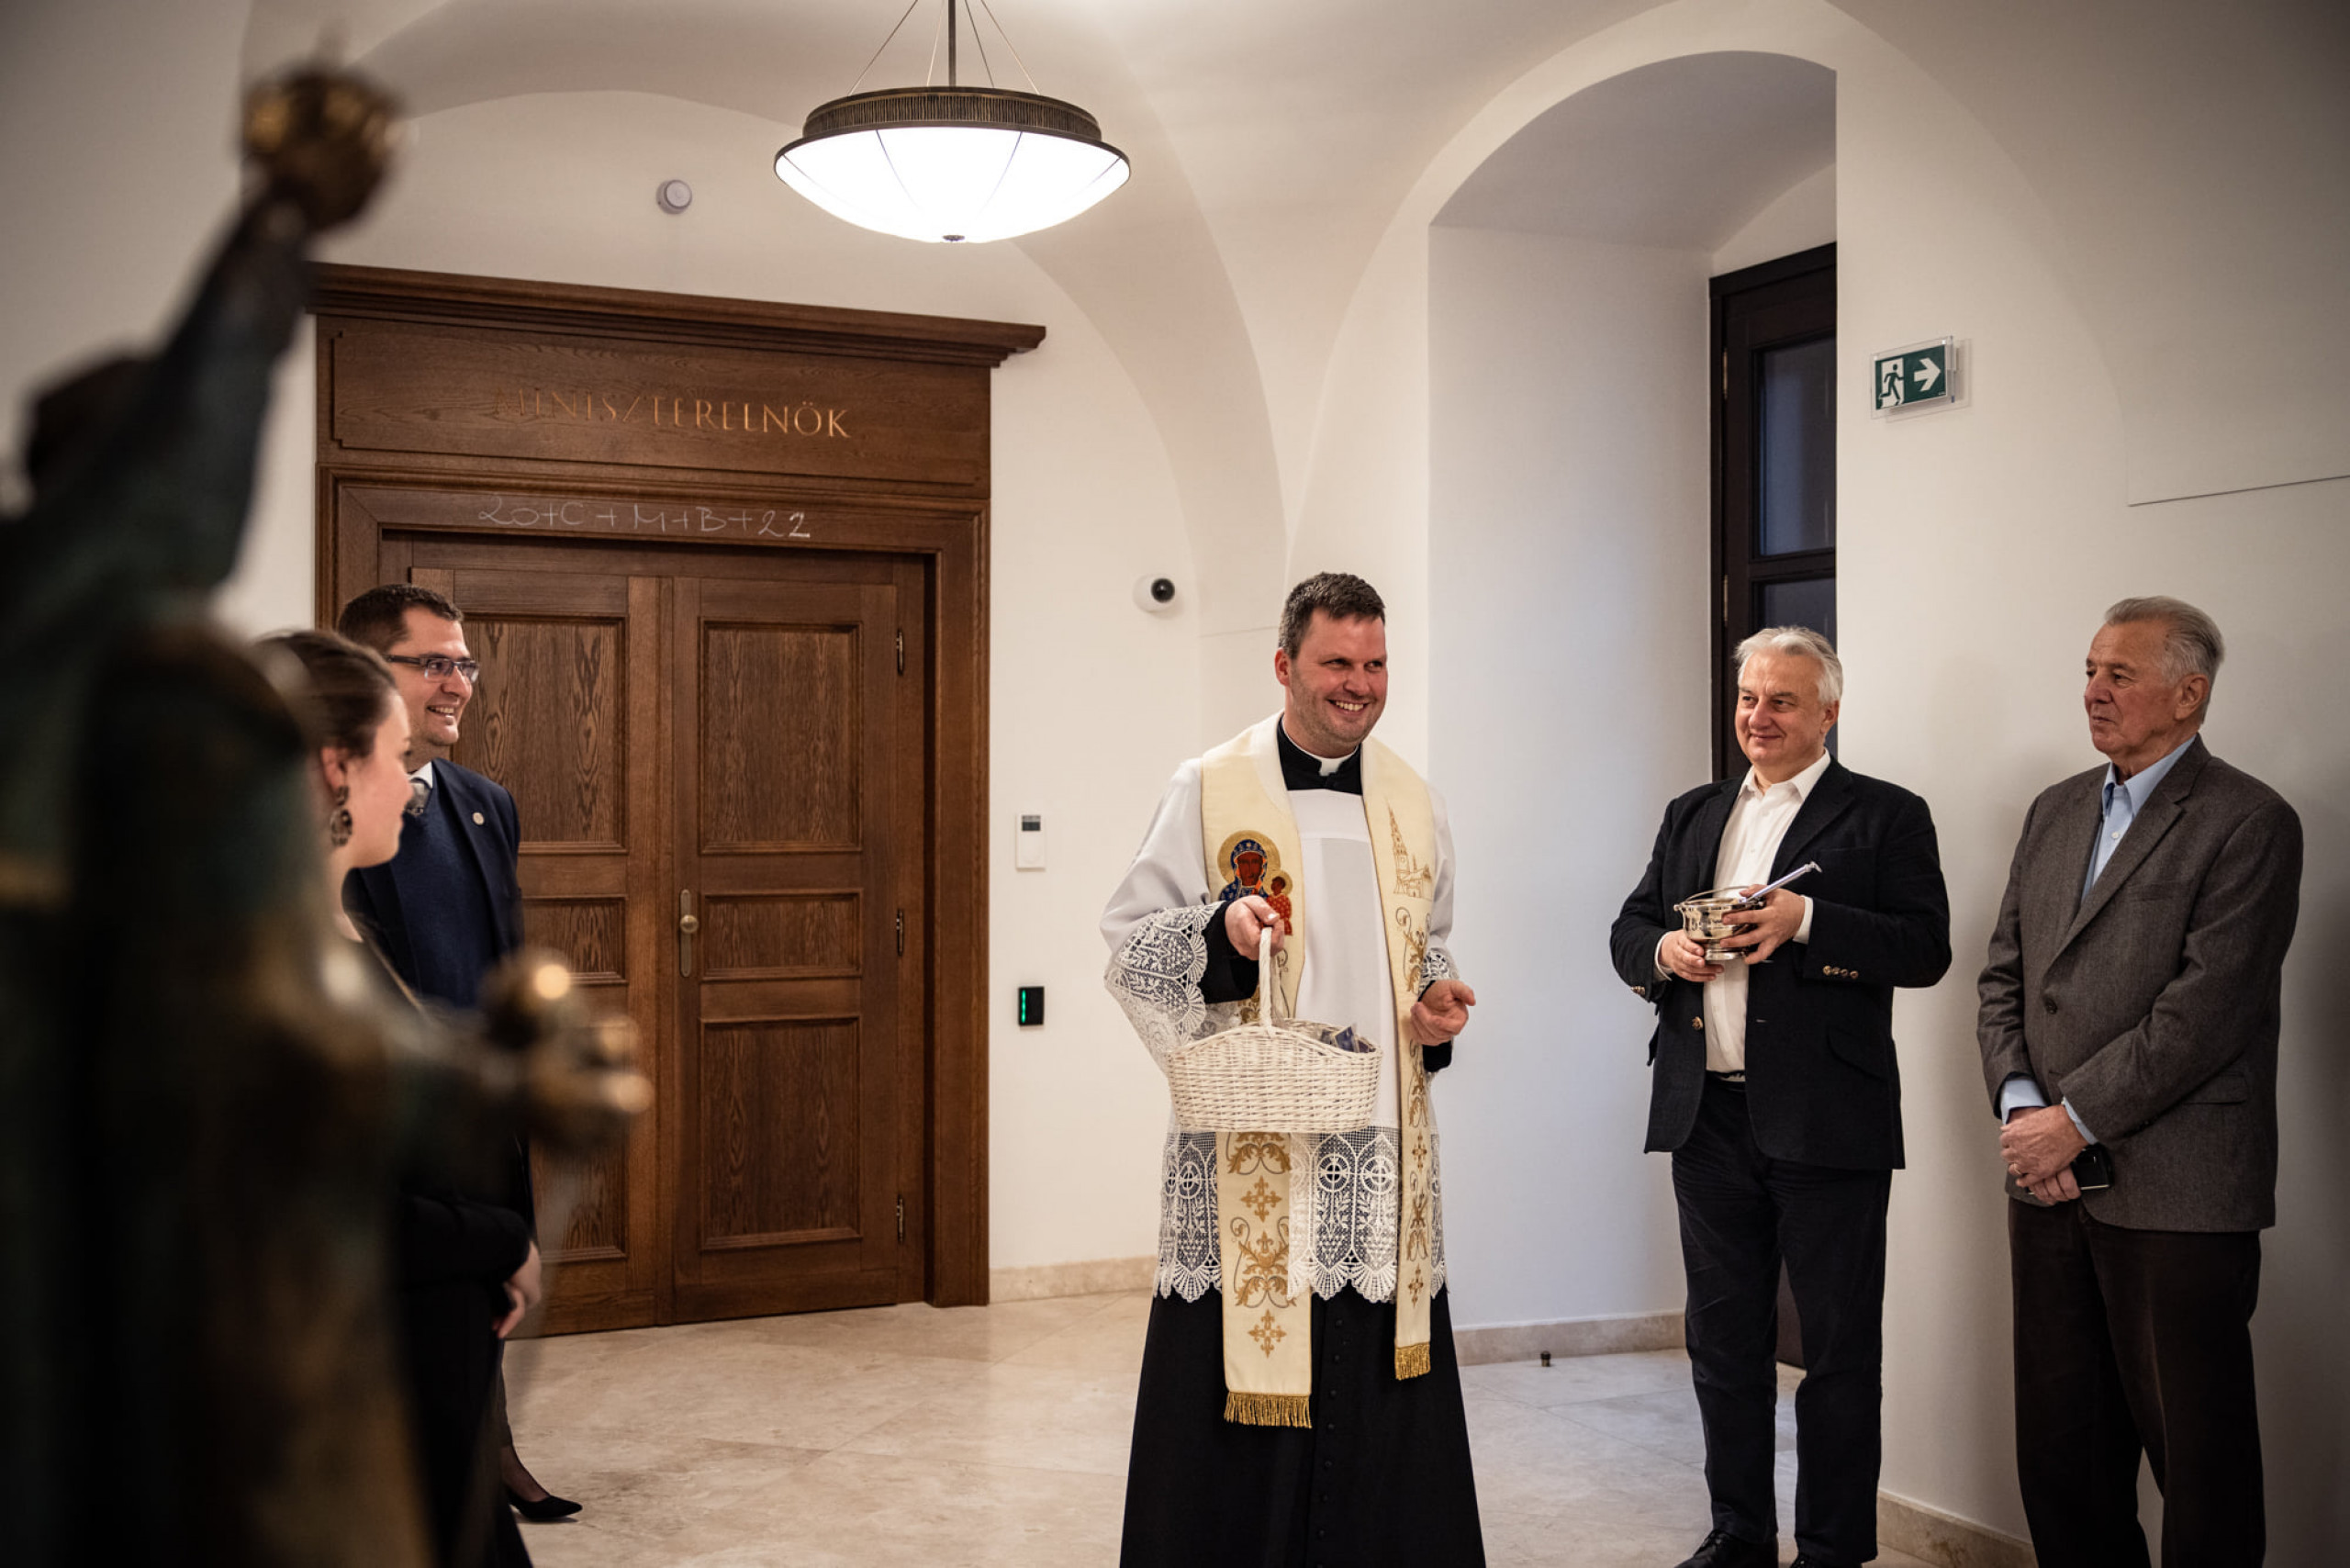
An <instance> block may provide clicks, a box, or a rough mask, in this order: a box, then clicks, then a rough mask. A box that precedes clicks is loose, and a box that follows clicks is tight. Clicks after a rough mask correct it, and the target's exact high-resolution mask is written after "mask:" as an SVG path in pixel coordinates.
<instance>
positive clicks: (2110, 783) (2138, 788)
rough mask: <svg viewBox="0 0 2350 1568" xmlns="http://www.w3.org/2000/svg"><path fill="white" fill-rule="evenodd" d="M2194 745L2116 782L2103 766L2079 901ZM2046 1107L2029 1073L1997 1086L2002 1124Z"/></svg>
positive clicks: (2083, 1126) (2183, 745)
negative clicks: (2100, 800) (2100, 808)
mask: <svg viewBox="0 0 2350 1568" xmlns="http://www.w3.org/2000/svg"><path fill="white" fill-rule="evenodd" d="M2194 744H2195V737H2194V736H2193V735H2189V736H2188V737H2187V738H2186V739H2185V740H2183V741H2181V742H2179V743H2178V745H2177V746H2176V747H2175V748H2173V749H2172V750H2171V751H2169V752H2167V753H2165V755H2164V756H2163V757H2162V759H2161V760H2160V761H2158V762H2152V763H2149V764H2147V765H2146V766H2145V767H2142V768H2140V769H2138V771H2137V772H2135V773H2133V774H2132V775H2131V776H2130V777H2129V778H2115V777H2114V776H2113V764H2111V763H2107V764H2106V765H2105V809H2104V812H2103V814H2102V816H2101V817H2100V819H2099V826H2098V834H2097V845H2096V846H2095V847H2094V848H2092V849H2091V850H2090V851H2089V873H2088V878H2087V880H2085V881H2084V882H2082V883H2081V897H2083V898H2087V897H2088V896H2089V890H2090V889H2091V888H2094V887H2096V886H2097V879H2098V878H2099V877H2102V876H2104V875H2105V868H2106V864H2107V863H2108V862H2109V861H2110V860H2111V859H2112V858H2113V852H2114V851H2115V850H2117V849H2119V848H2121V840H2122V839H2123V837H2124V836H2126V835H2127V834H2129V832H2130V828H2131V824H2132V823H2135V822H2136V821H2137V820H2138V813H2139V812H2143V811H2144V810H2145V809H2146V802H2147V801H2151V800H2153V799H2154V790H2156V789H2158V788H2159V787H2160V786H2161V784H2162V781H2163V779H2164V778H2165V777H2166V776H2167V775H2168V774H2169V772H2170V770H2171V765H2172V764H2174V763H2176V762H2177V760H2178V759H2179V758H2180V756H2184V755H2185V754H2186V751H2187V748H2188V746H2191V745H2194ZM2047 1103H2048V1098H2047V1096H2046V1095H2044V1094H2042V1093H2041V1092H2040V1085H2039V1084H2037V1083H2034V1082H2033V1081H2031V1075H2030V1074H2028V1073H2021V1072H2011V1073H2009V1075H2008V1081H2006V1082H2005V1083H2002V1084H2000V1085H1999V1120H2001V1121H2002V1122H2004V1121H2006V1120H2007V1119H2008V1118H2009V1116H2011V1115H2013V1114H2015V1113H2016V1112H2017V1111H2019V1110H2029V1109H2031V1108H2032V1107H2034V1106H2039V1105H2045V1104H2047ZM2065 1114H2066V1115H2068V1116H2070V1117H2072V1118H2073V1126H2076V1127H2077V1128H2079V1129H2080V1134H2081V1136H2082V1137H2085V1138H2087V1139H2088V1141H2089V1142H2091V1143H2095V1142H2096V1141H2097V1135H2096V1134H2095V1133H2093V1132H2091V1131H2089V1129H2088V1126H2087V1123H2085V1122H2083V1121H2082V1120H2081V1114H2080V1113H2079V1112H2078V1111H2076V1110H2074V1109H2073V1103H2072V1102H2071V1101H2069V1100H2067V1101H2065Z"/></svg>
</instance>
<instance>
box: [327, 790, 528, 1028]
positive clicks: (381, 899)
mask: <svg viewBox="0 0 2350 1568" xmlns="http://www.w3.org/2000/svg"><path fill="white" fill-rule="evenodd" d="M432 777H433V780H434V792H435V796H436V798H435V799H434V801H433V802H432V803H431V806H429V807H428V808H427V811H428V813H429V812H438V811H440V810H441V809H442V800H441V799H440V798H439V797H440V796H441V793H442V791H446V801H447V803H448V804H449V805H452V806H454V807H455V808H456V817H457V823H458V826H459V828H460V829H461V830H462V831H463V833H464V850H465V853H464V855H461V856H460V857H459V858H460V860H461V861H464V862H469V863H470V864H471V865H472V867H473V868H474V870H475V871H476V874H478V875H479V877H480V878H481V886H482V889H483V890H484V891H485V892H487V894H488V905H489V911H490V914H489V921H488V924H487V926H486V927H481V926H478V925H477V927H476V929H475V930H473V931H472V932H470V933H465V934H464V937H465V939H464V941H463V942H462V943H461V944H459V946H461V947H462V948H463V950H464V951H465V952H466V953H468V954H472V953H478V954H479V955H480V956H481V957H480V963H479V965H478V967H476V969H474V970H473V972H472V973H471V974H466V975H456V974H440V973H433V974H420V973H419V972H418V958H417V950H416V946H415V944H414V943H413V942H412V941H410V940H409V935H408V922H409V921H410V920H434V921H447V920H451V919H459V918H468V917H470V918H473V919H475V920H476V921H478V911H477V909H476V906H475V904H474V902H473V901H472V900H470V899H465V898H462V897H456V896H453V894H452V890H447V889H438V888H432V887H427V886H424V885H422V884H423V883H424V882H425V881H426V880H429V879H427V878H425V877H424V876H423V875H422V874H421V873H420V870H419V869H418V868H419V867H420V864H421V862H420V860H419V858H418V857H415V856H412V855H409V854H408V853H406V850H407V848H408V843H409V841H410V839H411V838H412V837H413V836H414V835H415V834H419V833H421V832H422V831H424V829H425V825H426V823H425V819H424V818H422V817H409V818H408V819H407V820H406V821H404V822H403V823H401V824H400V847H401V850H402V853H400V854H398V855H395V856H394V857H392V858H391V859H389V860H386V862H384V864H382V865H381V866H370V867H367V868H364V869H362V870H357V871H353V873H351V875H350V876H349V877H348V878H346V879H344V881H343V884H342V904H343V907H344V908H345V909H347V910H349V911H350V912H351V913H352V915H353V918H354V919H357V920H359V921H361V922H362V923H364V924H365V925H366V926H367V928H368V929H369V930H370V931H372V932H373V933H374V934H375V938H376V940H377V942H378V943H379V944H380V945H381V946H382V949H383V953H384V956H385V957H386V958H388V959H390V961H391V965H392V968H393V969H396V970H397V971H398V973H399V977H400V979H402V980H406V981H407V982H408V985H409V987H410V988H411V989H413V990H414V991H416V992H417V993H418V994H419V995H421V996H428V997H431V998H432V999H433V1000H435V1001H437V1002H443V1003H446V1002H452V1001H453V1000H462V999H468V998H471V997H472V996H473V994H474V992H475V991H476V989H477V988H478V986H479V985H480V983H481V977H482V976H483V975H484V974H486V973H487V972H488V970H489V969H491V968H492V967H493V966H494V965H496V964H497V963H498V960H499V959H501V958H505V957H506V956H507V955H508V954H509V953H511V952H513V951H514V949H515V948H517V947H520V946H521V945H522V887H521V882H520V879H519V877H518V875H517V871H516V862H517V856H518V853H519V851H520V845H521V838H522V834H521V828H520V819H518V818H517V816H516V815H515V812H514V797H513V796H511V795H509V794H508V793H507V792H506V790H505V788H504V786H502V785H498V784H493V783H491V782H490V781H489V780H488V779H487V778H483V777H482V776H481V775H480V774H478V773H476V772H475V771H473V769H471V768H469V767H458V766H457V765H456V764H455V763H453V762H451V761H449V760H448V759H447V758H445V757H441V758H436V759H434V761H433V764H432ZM476 819H478V820H476Z"/></svg>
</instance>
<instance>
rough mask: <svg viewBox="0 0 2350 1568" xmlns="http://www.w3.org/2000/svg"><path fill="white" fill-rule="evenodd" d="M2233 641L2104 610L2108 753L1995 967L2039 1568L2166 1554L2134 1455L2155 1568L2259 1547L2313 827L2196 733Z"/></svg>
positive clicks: (2042, 862) (2028, 872)
mask: <svg viewBox="0 0 2350 1568" xmlns="http://www.w3.org/2000/svg"><path fill="white" fill-rule="evenodd" d="M2222 651H2223V649H2222V644H2221V638H2220V632H2219V628H2218V627H2217V626H2216V625H2214V624H2213V623H2212V622H2211V619H2210V617H2209V616H2208V615H2205V614H2204V613H2203V612H2202V611H2201V610H2197V609H2196V608H2194V607H2193V606H2192V605H2188V604H2185V603H2182V602H2180V601H2179V600H2177V599H2124V600H2122V601H2121V603H2119V604H2117V605H2115V606H2114V607H2113V608H2112V609H2111V610H2108V611H2107V612H2106V623H2105V625H2104V627H2103V628H2102V629H2101V630H2100V631H2099V632H2098V634H2097V637H2096V640H2095V641H2094V642H2092V643H2091V644H2090V645H2089V655H2088V690H2087V697H2086V702H2087V709H2088V718H2089V738H2090V744H2092V745H2095V746H2096V747H2097V749H2098V751H2100V752H2102V753H2104V754H2105V756H2106V759H2107V766H2106V767H2101V768H2096V769H2092V770H2091V771H2089V772H2087V773H2081V774H2077V775H2076V776H2075V777H2073V778H2067V779H2065V781H2064V782H2063V783H2060V784H2056V785H2054V786H2052V787H2051V788H2050V789H2048V790H2045V791H2044V792H2042V795H2041V796H2040V798H2039V799H2038V800H2036V801H2033V802H2032V804H2031V811H2030V812H2028V813H2026V815H2025V818H2024V826H2023V837H2022V840H2021V842H2020V843H2019V844H2018V845H2017V846H2016V857H2015V863H2014V866H2013V868H2011V869H2010V871H2009V877H2008V890H2007V896H2006V897H2005V899H2003V900H2002V901H2001V902H2000V906H1999V920H1998V925H1997V929H1996V930H1995V931H1994V932H1993V934H1992V936H1991V949H1990V962H1989V964H1988V965H1987V966H1986V968H1985V969H1984V971H1983V978H1982V981H1981V986H1980V992H1981V999H1982V1009H1981V1014H1980V1016H1979V1020H1978V1023H1977V1036H1978V1039H1979V1042H1980V1044H1981V1046H1982V1050H1983V1070H1984V1076H1985V1080H1986V1083H1987V1085H1988V1088H1989V1090H1990V1094H1991V1099H1992V1101H1993V1103H1994V1105H1995V1106H1996V1107H1997V1111H1998V1113H1999V1114H2000V1116H2001V1117H2002V1118H2003V1120H2004V1121H2005V1123H2006V1126H2005V1129H2004V1131H2003V1132H2002V1133H2001V1135H2000V1146H2001V1149H2002V1152H2003V1154H2004V1156H2005V1159H2006V1162H2007V1167H2008V1172H2009V1176H2010V1177H2011V1178H2012V1179H2013V1183H2014V1193H2015V1196H2016V1199H2017V1201H2016V1202H2015V1203H2013V1204H2010V1205H2009V1217H2008V1237H2009V1258H2010V1261H2011V1265H2012V1269H2013V1280H2014V1292H2015V1375H2016V1461H2017V1468H2018V1470H2019V1472H2020V1480H2021V1483H2022V1490H2023V1502H2024V1513H2025V1517H2026V1518H2027V1519H2028V1520H2029V1521H2030V1523H2031V1538H2032V1544H2033V1546H2034V1547H2035V1548H2036V1549H2037V1551H2038V1553H2039V1558H2040V1563H2041V1568H2073V1565H2075V1564H2080V1565H2092V1564H2094V1565H2097V1568H2107V1565H2129V1564H2143V1563H2145V1562H2147V1561H2148V1559H2147V1551H2146V1541H2145V1536H2144V1532H2143V1530H2142V1529H2140V1527H2139V1524H2138V1507H2137V1475H2138V1456H2139V1454H2140V1453H2141V1451H2143V1453H2144V1454H2145V1455H2146V1457H2147V1459H2148V1461H2149V1462H2150V1463H2151V1465H2152V1468H2153V1470H2154V1479H2155V1481H2156V1483H2157V1484H2159V1485H2160V1486H2161V1487H2162V1489H2163V1500H2164V1501H2163V1542H2162V1561H2163V1562H2164V1564H2165V1568H2183V1565H2185V1564H2189V1563H2193V1564H2238V1563H2244V1564H2253V1563H2258V1562H2260V1561H2261V1557H2262V1553H2263V1551H2264V1549H2265V1541H2266V1520H2265V1515H2264V1512H2263V1508H2262V1500H2261V1467H2260V1428H2259V1422H2258V1418H2257V1413H2256V1411H2255V1406H2254V1398H2253V1369H2252V1338H2251V1327H2250V1325H2251V1318H2252V1313H2253V1307H2254V1305H2255V1301H2256V1300H2257V1297H2258V1293H2259V1282H2260V1232H2261V1231H2262V1230H2264V1229H2266V1227H2267V1226H2271V1225H2273V1224H2275V1223H2276V1217H2277V1206H2276V1187H2277V1017H2278V1010H2279V1006H2278V997H2279V991H2280V989H2281V981H2280V974H2281V970H2282V967H2283V964H2284V960H2285V950H2286V948H2287V947H2288V946H2289V945H2290V943H2291V941H2292V936H2293V923H2294V917H2295V914H2296V912H2297V909H2298V906H2299V902H2300V875H2301V825H2300V818H2299V817H2297V816H2295V815H2294V813H2293V809H2292V808H2291V807H2290V806H2288V805H2287V804H2286V803H2285V801H2283V800H2282V799H2280V798H2279V797H2278V796H2277V792H2276V791H2275V790H2271V789H2269V788H2268V787H2267V786H2266V785H2265V784H2262V783H2261V782H2260V781H2259V780H2258V779H2255V778H2252V777H2250V776H2249V775H2247V774H2244V773H2242V772H2239V771H2238V770H2236V769H2235V768H2233V767H2229V766H2228V765H2227V764H2226V763H2224V762H2221V760H2220V759H2219V758H2217V757H2215V756H2212V755H2211V754H2210V751H2209V750H2208V749H2207V748H2206V747H2205V745H2203V742H2202V739H2201V738H2200V735H2199V731H2200V729H2201V727H2202V723H2203V717H2204V715H2205V713H2206V712H2207V711H2209V710H2210V693H2211V680H2212V677H2213V676H2214V674H2216V673H2217V671H2218V669H2219V665H2220V658H2221V653H2222ZM2091 1146H2095V1147H2094V1148H2091ZM2090 1173H2093V1174H2090ZM2108 1173H2109V1180H2108ZM2084 1174H2090V1183H2089V1184H2088V1185H2087V1186H2086V1187H2085V1185H2084V1182H2082V1180H2081V1177H2082V1176H2083V1175H2084Z"/></svg>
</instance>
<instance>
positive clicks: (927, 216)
mask: <svg viewBox="0 0 2350 1568" xmlns="http://www.w3.org/2000/svg"><path fill="white" fill-rule="evenodd" d="M867 96H868V97H880V96H882V95H867ZM940 96H941V95H932V101H933V102H934V103H935V102H936V101H937V99H938V98H939V97H940ZM956 96H957V98H958V99H976V98H979V97H980V96H981V91H980V90H979V89H971V88H965V89H962V90H961V91H960V92H959V93H957V95H956ZM985 96H986V98H987V99H989V100H990V102H987V103H985V104H983V105H982V106H981V107H982V110H983V111H984V112H985V113H987V114H988V115H989V117H990V118H993V119H995V120H996V121H997V123H972V122H969V121H965V122H963V123H948V124H940V123H936V122H935V121H930V122H927V123H924V122H921V121H916V122H912V123H903V122H901V123H895V124H892V123H888V122H886V121H882V122H878V123H876V122H875V120H874V119H873V118H871V117H870V116H867V117H861V118H866V119H867V123H864V124H860V125H854V126H844V127H842V128H841V129H823V128H822V121H823V120H824V119H825V118H826V117H827V115H828V114H829V113H831V112H832V111H834V110H835V109H836V108H837V106H838V105H827V106H824V107H823V108H822V109H819V110H818V111H817V112H816V114H814V115H811V116H810V117H809V130H810V132H811V134H809V135H807V136H805V137H803V138H801V139H800V140H798V141H795V142H793V143H792V144H791V145H790V146H789V147H786V148H785V149H784V150H783V151H780V152H778V153H777V154H776V160H775V172H776V174H778V176H780V177H781V178H782V180H783V183H784V184H786V185H789V186H790V187H791V188H792V189H793V190H795V191H798V192H799V193H800V195H801V196H806V197H807V198H808V199H809V200H810V201H812V202H814V203H815V204H816V205H817V206H818V207H822V208H823V209H824V210H825V211H827V212H829V213H831V214H832V215H833V216H834V217H835V218H842V219H844V220H845V221H847V222H850V223H854V224H856V225H858V226H859V227H861V228H866V229H873V230H879V231H880V232H882V233H884V234H895V235H898V236H900V237H901V238H902V239H907V240H926V241H982V240H1008V239H1011V238H1012V237H1013V236H1014V235H1018V234H1028V233H1033V232H1035V230H1039V229H1049V228H1051V227H1052V226H1053V225H1054V224H1056V223H1062V222H1066V221H1067V220H1069V218H1074V217H1076V216H1077V215H1078V214H1079V213H1080V212H1083V211H1084V210H1085V209H1086V208H1088V207H1091V206H1092V205H1093V204H1094V203H1096V202H1098V201H1100V200H1101V199H1102V197H1104V196H1108V195H1109V194H1110V193H1111V192H1113V191H1114V190H1116V189H1117V188H1118V187H1119V186H1120V185H1125V183H1126V175H1127V173H1128V169H1127V164H1126V159H1125V154H1124V153H1122V152H1120V151H1118V150H1117V149H1116V148H1114V147H1112V146H1110V145H1109V144H1107V143H1106V142H1103V141H1101V140H1094V139H1092V138H1090V137H1086V136H1083V135H1072V134H1069V133H1067V132H1065V131H1064V130H1062V129H1038V128H1037V127H1035V125H1033V124H1030V125H1023V124H1018V123H1009V124H1007V123H1002V121H1003V120H1005V119H1013V120H1017V119H1023V118H1031V111H1030V110H1028V109H1027V108H1025V107H1024V106H1023V105H1022V104H1020V103H1017V102H1013V103H1011V104H1010V105H1009V106H1008V108H1007V106H1005V104H1004V102H1003V101H1004V100H1013V99H1019V98H1026V95H1013V94H1008V93H1007V94H994V93H988V94H986V95H985ZM1027 101H1028V103H1030V104H1047V105H1051V106H1053V108H1054V109H1055V110H1058V111H1066V113H1065V114H1064V115H1062V116H1060V117H1058V118H1063V119H1064V120H1066V115H1067V114H1074V115H1077V116H1080V117H1082V119H1083V121H1084V122H1085V123H1088V124H1090V122H1091V117H1090V116H1084V115H1083V111H1082V110H1075V109H1073V108H1071V107H1070V106H1066V105H1059V104H1057V103H1056V102H1055V101H1054V100H1050V99H1041V100H1040V99H1033V98H1032V99H1028V100H1027ZM853 102H855V100H847V99H844V100H839V101H838V103H839V104H850V103H853Z"/></svg>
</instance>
